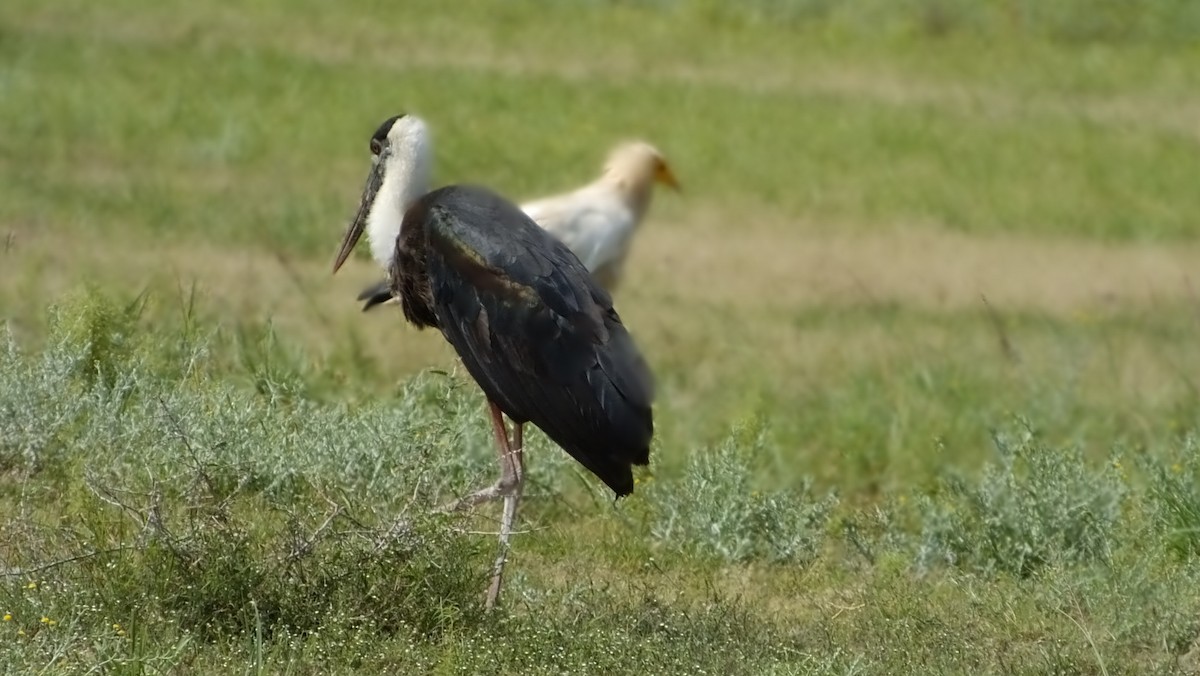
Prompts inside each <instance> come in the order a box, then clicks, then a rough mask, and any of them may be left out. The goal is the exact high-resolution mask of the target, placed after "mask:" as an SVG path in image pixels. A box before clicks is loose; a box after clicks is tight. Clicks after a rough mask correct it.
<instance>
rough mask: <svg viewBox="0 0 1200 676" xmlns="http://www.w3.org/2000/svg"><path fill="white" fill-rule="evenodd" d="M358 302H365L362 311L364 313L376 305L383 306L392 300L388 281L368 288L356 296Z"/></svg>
mask: <svg viewBox="0 0 1200 676" xmlns="http://www.w3.org/2000/svg"><path fill="white" fill-rule="evenodd" d="M358 300H365V301H366V303H364V304H363V308H362V311H363V312H366V311H367V310H370V309H371V308H373V307H375V306H376V305H383V304H384V303H387V302H388V301H391V300H392V286H391V284H390V283H389V282H388V280H386V279H385V280H382V281H379V282H376V283H375V284H372V285H371V286H368V287H367V288H365V289H363V290H362V293H360V294H358Z"/></svg>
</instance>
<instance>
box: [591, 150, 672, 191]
mask: <svg viewBox="0 0 1200 676" xmlns="http://www.w3.org/2000/svg"><path fill="white" fill-rule="evenodd" d="M604 178H605V179H606V180H608V181H610V182H615V183H616V184H617V185H618V186H620V187H623V188H625V189H626V190H630V191H633V192H639V193H640V192H649V190H650V188H652V187H653V186H654V184H655V183H662V184H663V185H665V186H667V187H670V188H673V189H674V190H676V191H678V190H679V189H680V186H679V182H678V181H677V180H675V174H674V173H672V172H671V166H670V165H669V164H667V159H666V158H665V157H663V154H662V153H661V152H659V150H658V148H655V147H654V146H652V145H650V144H649V143H646V142H645V141H629V142H626V143H622V144H620V145H618V146H617V147H615V148H613V149H612V152H610V153H609V154H608V160H607V161H606V162H605V163H604Z"/></svg>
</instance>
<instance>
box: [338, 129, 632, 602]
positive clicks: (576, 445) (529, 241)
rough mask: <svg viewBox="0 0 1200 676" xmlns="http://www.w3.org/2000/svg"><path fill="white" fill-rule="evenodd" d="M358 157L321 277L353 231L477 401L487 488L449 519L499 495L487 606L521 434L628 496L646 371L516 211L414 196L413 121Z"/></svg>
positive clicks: (490, 197) (611, 321)
mask: <svg viewBox="0 0 1200 676" xmlns="http://www.w3.org/2000/svg"><path fill="white" fill-rule="evenodd" d="M371 152H372V155H373V156H374V159H373V165H372V171H371V174H370V176H369V177H368V179H367V186H366V189H365V190H364V191H363V196H362V202H361V204H360V207H359V210H358V214H357V215H356V217H355V219H354V221H353V222H352V223H351V224H350V227H349V228H348V229H347V231H346V236H345V239H344V240H343V242H342V247H341V250H340V251H339V253H338V256H337V260H336V261H335V263H334V271H335V272H336V271H337V269H338V268H339V267H341V265H342V263H343V262H344V261H345V260H346V258H347V256H349V254H350V252H351V251H352V250H353V248H354V245H355V244H356V243H357V241H358V239H359V237H360V236H361V235H362V233H363V231H364V229H365V230H366V231H367V233H368V238H369V239H370V240H371V249H372V252H373V253H374V255H375V258H376V259H377V260H378V261H379V262H380V263H381V264H383V265H384V266H385V267H386V268H387V271H388V275H389V282H390V287H391V291H392V294H393V295H394V296H396V297H398V298H399V299H400V304H401V306H402V308H403V310H404V316H405V317H406V318H407V319H408V321H409V322H411V323H412V324H414V325H416V326H418V327H422V328H424V327H433V328H437V329H439V330H440V331H441V332H442V335H443V336H445V337H446V340H447V341H449V342H450V344H451V345H452V346H453V347H454V350H455V351H456V352H457V353H458V356H459V357H460V358H461V359H462V361H463V364H464V365H465V366H466V369H467V371H468V373H470V374H471V377H472V378H474V380H475V382H476V383H478V384H479V386H480V388H481V389H482V390H483V392H484V394H485V396H486V397H487V401H488V408H489V412H490V414H491V422H492V426H493V430H494V432H495V438H496V444H497V448H498V451H499V453H500V464H501V476H500V479H499V480H498V481H497V482H496V483H495V484H493V485H492V486H489V487H487V488H484V489H482V490H480V491H477V492H475V493H472V494H471V495H468V496H466V497H465V498H463V499H461V500H459V501H457V502H456V503H454V504H453V505H452V506H450V507H449V508H450V509H454V510H457V509H462V508H465V507H469V506H472V505H477V504H479V503H481V502H484V501H487V500H492V499H496V498H504V514H503V518H502V520H501V528H500V539H501V553H500V557H499V558H498V560H497V563H496V570H495V574H494V575H493V579H492V584H491V586H490V587H489V591H488V597H487V605H488V607H491V606H492V605H494V603H495V601H496V597H497V595H498V594H499V588H500V581H501V575H502V572H503V565H504V559H505V555H506V552H507V545H508V538H509V535H510V534H511V532H512V526H513V522H514V521H515V518H516V510H517V504H518V502H519V500H520V495H521V489H522V482H523V480H524V458H523V454H522V445H523V426H524V425H525V424H526V423H533V424H534V425H536V426H537V427H538V428H539V429H541V430H542V431H543V432H545V433H546V435H547V436H549V437H550V439H552V440H553V441H554V442H555V443H557V444H558V445H559V446H561V447H562V448H563V449H564V450H565V451H567V453H569V454H570V455H571V457H573V458H575V460H577V461H578V462H579V463H580V464H582V465H583V466H584V467H586V468H587V469H588V470H589V471H591V472H592V473H593V474H595V475H596V476H597V477H599V478H600V480H602V481H603V482H604V483H605V484H607V485H608V486H609V488H611V489H612V490H613V492H614V493H616V495H617V496H618V497H620V496H623V495H628V494H629V493H631V492H633V473H632V466H633V465H645V464H647V463H648V462H649V448H650V439H651V436H652V435H653V429H654V425H653V419H652V414H651V399H652V397H653V385H652V378H651V374H650V371H649V369H648V368H647V366H646V363H645V361H644V360H643V359H642V356H641V354H640V353H639V352H638V349H637V347H636V346H635V345H634V342H633V340H632V338H630V336H629V333H628V332H627V331H626V330H625V327H624V325H622V323H621V319H620V317H619V316H618V315H617V313H616V311H615V310H614V309H613V307H612V301H611V299H610V297H609V295H608V293H607V292H606V291H605V290H604V289H603V288H601V287H600V286H599V285H597V283H596V282H595V281H593V279H592V277H591V275H589V274H588V271H587V268H586V267H584V265H583V264H582V263H580V261H579V260H578V258H576V257H575V255H574V254H573V253H571V251H570V250H569V249H568V248H567V247H566V246H565V245H563V244H562V243H560V242H559V241H558V240H556V239H555V238H554V237H553V236H552V235H550V234H548V233H547V232H546V231H544V230H542V229H541V228H540V227H538V226H537V224H535V223H534V222H533V221H532V220H530V218H529V217H528V216H526V215H525V214H524V212H522V211H521V210H520V209H519V208H518V207H517V206H516V205H514V204H512V203H511V202H509V201H508V200H505V199H504V198H502V197H500V196H498V195H496V194H495V193H493V192H491V191H490V190H487V189H485V188H481V187H474V186H448V187H444V188H440V189H438V190H434V191H432V192H425V190H426V186H425V185H424V183H425V182H426V181H427V176H428V175H429V166H428V165H429V157H430V156H431V153H430V152H429V138H428V132H427V128H426V127H425V125H424V123H422V122H421V120H420V119H419V118H416V117H413V116H403V115H402V116H398V117H395V118H391V119H389V120H387V121H386V122H384V123H383V125H382V126H380V128H379V129H378V131H376V133H375V135H374V136H373V137H372V139H371ZM505 415H507V416H508V417H509V418H510V419H511V420H512V421H513V423H514V429H513V433H512V436H511V437H510V436H509V433H508V427H507V425H506V424H505V422H504V418H503V416H505Z"/></svg>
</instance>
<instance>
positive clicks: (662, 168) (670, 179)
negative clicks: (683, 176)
mask: <svg viewBox="0 0 1200 676" xmlns="http://www.w3.org/2000/svg"><path fill="white" fill-rule="evenodd" d="M654 178H655V179H657V180H658V182H659V183H662V184H663V185H665V186H667V187H668V188H671V189H672V190H674V191H675V192H683V187H682V186H680V185H679V181H677V180H676V179H675V174H674V173H673V172H672V171H671V167H669V166H667V163H666V162H663V163H662V164H660V165H658V172H657V173H656V174H655V175H654Z"/></svg>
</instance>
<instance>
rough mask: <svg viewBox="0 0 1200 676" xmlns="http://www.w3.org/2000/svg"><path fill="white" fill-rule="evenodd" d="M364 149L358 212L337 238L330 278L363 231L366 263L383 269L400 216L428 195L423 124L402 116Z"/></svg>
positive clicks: (428, 156)
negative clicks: (367, 154)
mask: <svg viewBox="0 0 1200 676" xmlns="http://www.w3.org/2000/svg"><path fill="white" fill-rule="evenodd" d="M370 148H371V173H370V174H369V175H368V176H367V185H366V187H365V188H363V193H362V199H361V200H360V201H359V204H358V212H357V213H356V214H355V216H354V220H353V221H351V222H350V226H349V227H348V228H347V229H346V235H345V237H343V238H342V246H341V249H339V250H338V255H337V258H336V259H335V260H334V263H333V271H334V272H337V271H338V268H340V267H342V263H345V262H346V258H348V257H349V256H350V252H351V251H353V250H354V245H355V244H357V243H358V239H359V237H361V236H362V233H363V230H364V229H365V230H366V232H367V240H368V241H369V242H370V245H371V257H372V258H374V259H375V261H376V262H378V263H379V264H380V265H381V266H383V267H384V269H387V267H388V265H389V264H390V263H391V260H392V256H394V255H395V251H396V237H397V236H398V235H399V234H400V224H401V223H402V222H403V221H404V212H406V211H407V210H408V207H410V206H411V205H412V203H413V202H415V201H416V200H417V198H419V197H420V196H421V195H424V194H425V193H426V192H429V181H430V174H431V173H432V165H433V143H432V140H431V138H430V133H429V127H428V125H426V124H425V121H424V120H422V119H421V118H419V117H417V116H416V115H404V114H401V115H397V116H395V117H391V118H388V119H387V120H385V121H384V122H383V124H381V125H379V129H377V130H375V133H374V134H373V135H372V136H371V143H370Z"/></svg>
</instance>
